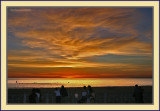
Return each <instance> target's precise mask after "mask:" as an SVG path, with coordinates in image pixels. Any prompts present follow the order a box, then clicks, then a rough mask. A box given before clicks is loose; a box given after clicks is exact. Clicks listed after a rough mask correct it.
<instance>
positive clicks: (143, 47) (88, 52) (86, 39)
mask: <svg viewBox="0 0 160 111" xmlns="http://www.w3.org/2000/svg"><path fill="white" fill-rule="evenodd" d="M14 10H18V11H13V12H12V11H11V10H9V17H8V32H9V33H10V34H13V35H14V37H15V39H18V40H20V41H21V45H22V46H24V47H26V48H25V49H22V50H16V49H15V50H9V54H8V60H9V62H8V63H9V64H8V65H9V67H80V68H85V67H108V66H110V67H115V66H125V64H123V63H121V64H119V63H117V64H113V63H105V64H104V63H101V62H99V63H95V62H89V61H87V59H86V58H89V57H95V56H104V55H125V56H150V57H152V44H151V43H149V42H146V41H142V40H140V38H141V36H140V35H144V36H146V39H147V38H148V39H150V38H151V35H150V33H147V32H146V33H141V32H140V31H139V30H137V29H136V26H137V25H139V22H138V20H139V19H141V16H140V15H141V14H140V13H139V12H138V11H137V10H136V9H134V8H30V9H28V10H30V11H26V12H24V13H23V11H21V10H24V8H16V9H14ZM10 11H11V12H10ZM150 32H151V31H150ZM13 53H14V54H13ZM84 59H85V60H84ZM28 60H30V61H32V63H30V64H28V63H27V61H28ZM16 61H17V62H16ZM19 61H21V63H18V62H19ZM38 61H43V62H44V64H43V65H42V64H40V63H39V62H38ZM45 61H46V63H45ZM48 61H50V63H51V64H50V63H48ZM60 61H61V62H60ZM22 62H24V63H22ZM33 62H37V63H36V64H35V63H33Z"/></svg>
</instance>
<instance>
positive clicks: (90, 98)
mask: <svg viewBox="0 0 160 111" xmlns="http://www.w3.org/2000/svg"><path fill="white" fill-rule="evenodd" d="M94 102H95V92H94V90H93V89H92V87H91V86H90V85H88V91H87V103H94Z"/></svg>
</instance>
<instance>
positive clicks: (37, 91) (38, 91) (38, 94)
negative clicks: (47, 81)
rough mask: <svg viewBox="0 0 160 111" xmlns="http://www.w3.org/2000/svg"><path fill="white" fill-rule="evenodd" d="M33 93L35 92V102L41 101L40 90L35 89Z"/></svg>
mask: <svg viewBox="0 0 160 111" xmlns="http://www.w3.org/2000/svg"><path fill="white" fill-rule="evenodd" d="M35 94H36V96H37V97H36V103H40V102H41V92H40V89H35Z"/></svg>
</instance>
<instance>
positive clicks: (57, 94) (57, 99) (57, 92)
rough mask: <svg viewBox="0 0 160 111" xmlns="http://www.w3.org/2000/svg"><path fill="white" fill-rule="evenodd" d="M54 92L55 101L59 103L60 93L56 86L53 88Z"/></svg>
mask: <svg viewBox="0 0 160 111" xmlns="http://www.w3.org/2000/svg"><path fill="white" fill-rule="evenodd" d="M54 92H55V94H56V103H61V94H60V90H59V89H58V88H55V91H54Z"/></svg>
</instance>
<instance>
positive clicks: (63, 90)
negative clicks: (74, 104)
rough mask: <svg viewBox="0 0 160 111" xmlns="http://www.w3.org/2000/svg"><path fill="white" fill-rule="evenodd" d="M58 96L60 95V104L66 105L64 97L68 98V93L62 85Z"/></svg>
mask: <svg viewBox="0 0 160 111" xmlns="http://www.w3.org/2000/svg"><path fill="white" fill-rule="evenodd" d="M60 94H61V97H62V98H61V99H62V102H63V103H66V97H67V96H68V92H67V90H66V88H64V86H63V85H62V86H61V89H60Z"/></svg>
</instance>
